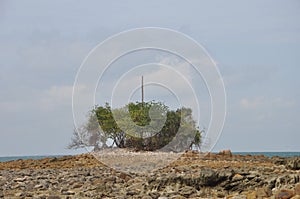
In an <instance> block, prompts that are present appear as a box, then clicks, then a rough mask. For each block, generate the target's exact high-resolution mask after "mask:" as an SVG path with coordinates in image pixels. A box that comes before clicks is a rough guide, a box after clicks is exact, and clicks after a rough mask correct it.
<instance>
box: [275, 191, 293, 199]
mask: <svg viewBox="0 0 300 199" xmlns="http://www.w3.org/2000/svg"><path fill="white" fill-rule="evenodd" d="M293 196H294V192H293V191H291V190H281V191H279V192H278V193H277V194H276V195H275V199H289V198H291V197H293Z"/></svg>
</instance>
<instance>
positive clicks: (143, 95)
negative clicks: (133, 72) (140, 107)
mask: <svg viewBox="0 0 300 199" xmlns="http://www.w3.org/2000/svg"><path fill="white" fill-rule="evenodd" d="M142 104H144V76H142Z"/></svg>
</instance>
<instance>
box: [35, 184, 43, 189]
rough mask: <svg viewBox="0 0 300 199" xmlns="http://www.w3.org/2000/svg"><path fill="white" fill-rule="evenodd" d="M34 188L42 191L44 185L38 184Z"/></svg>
mask: <svg viewBox="0 0 300 199" xmlns="http://www.w3.org/2000/svg"><path fill="white" fill-rule="evenodd" d="M34 188H35V189H40V188H43V185H42V184H37V185H35V186H34Z"/></svg>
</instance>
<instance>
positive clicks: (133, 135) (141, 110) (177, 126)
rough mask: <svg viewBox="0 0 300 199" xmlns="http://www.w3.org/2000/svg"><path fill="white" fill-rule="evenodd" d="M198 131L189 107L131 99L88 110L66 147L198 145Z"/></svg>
mask: <svg viewBox="0 0 300 199" xmlns="http://www.w3.org/2000/svg"><path fill="white" fill-rule="evenodd" d="M201 134H202V131H200V130H199V129H198V127H196V122H195V121H194V120H193V118H192V110H191V109H190V108H185V107H182V108H180V109H177V110H170V109H169V107H168V106H166V105H164V104H163V103H160V102H154V101H151V102H143V103H141V102H135V103H129V104H127V105H126V106H124V107H121V108H116V109H113V110H112V109H111V107H110V105H109V104H108V103H106V104H105V105H104V106H96V107H95V108H94V109H92V110H91V111H90V114H89V116H88V121H87V123H86V124H85V125H83V126H82V127H80V128H79V129H77V130H74V135H73V138H72V140H71V143H70V144H69V146H68V148H81V147H85V146H89V147H93V150H95V151H97V150H99V149H101V148H107V147H118V148H131V149H135V150H147V151H154V150H168V151H169V150H171V151H175V152H180V151H184V150H187V149H189V148H190V149H191V148H194V149H195V148H197V149H200V144H201Z"/></svg>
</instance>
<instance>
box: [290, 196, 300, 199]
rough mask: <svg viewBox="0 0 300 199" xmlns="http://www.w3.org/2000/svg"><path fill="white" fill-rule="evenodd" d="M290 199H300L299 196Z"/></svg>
mask: <svg viewBox="0 0 300 199" xmlns="http://www.w3.org/2000/svg"><path fill="white" fill-rule="evenodd" d="M291 199H300V195H295V196H294V197H291Z"/></svg>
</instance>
